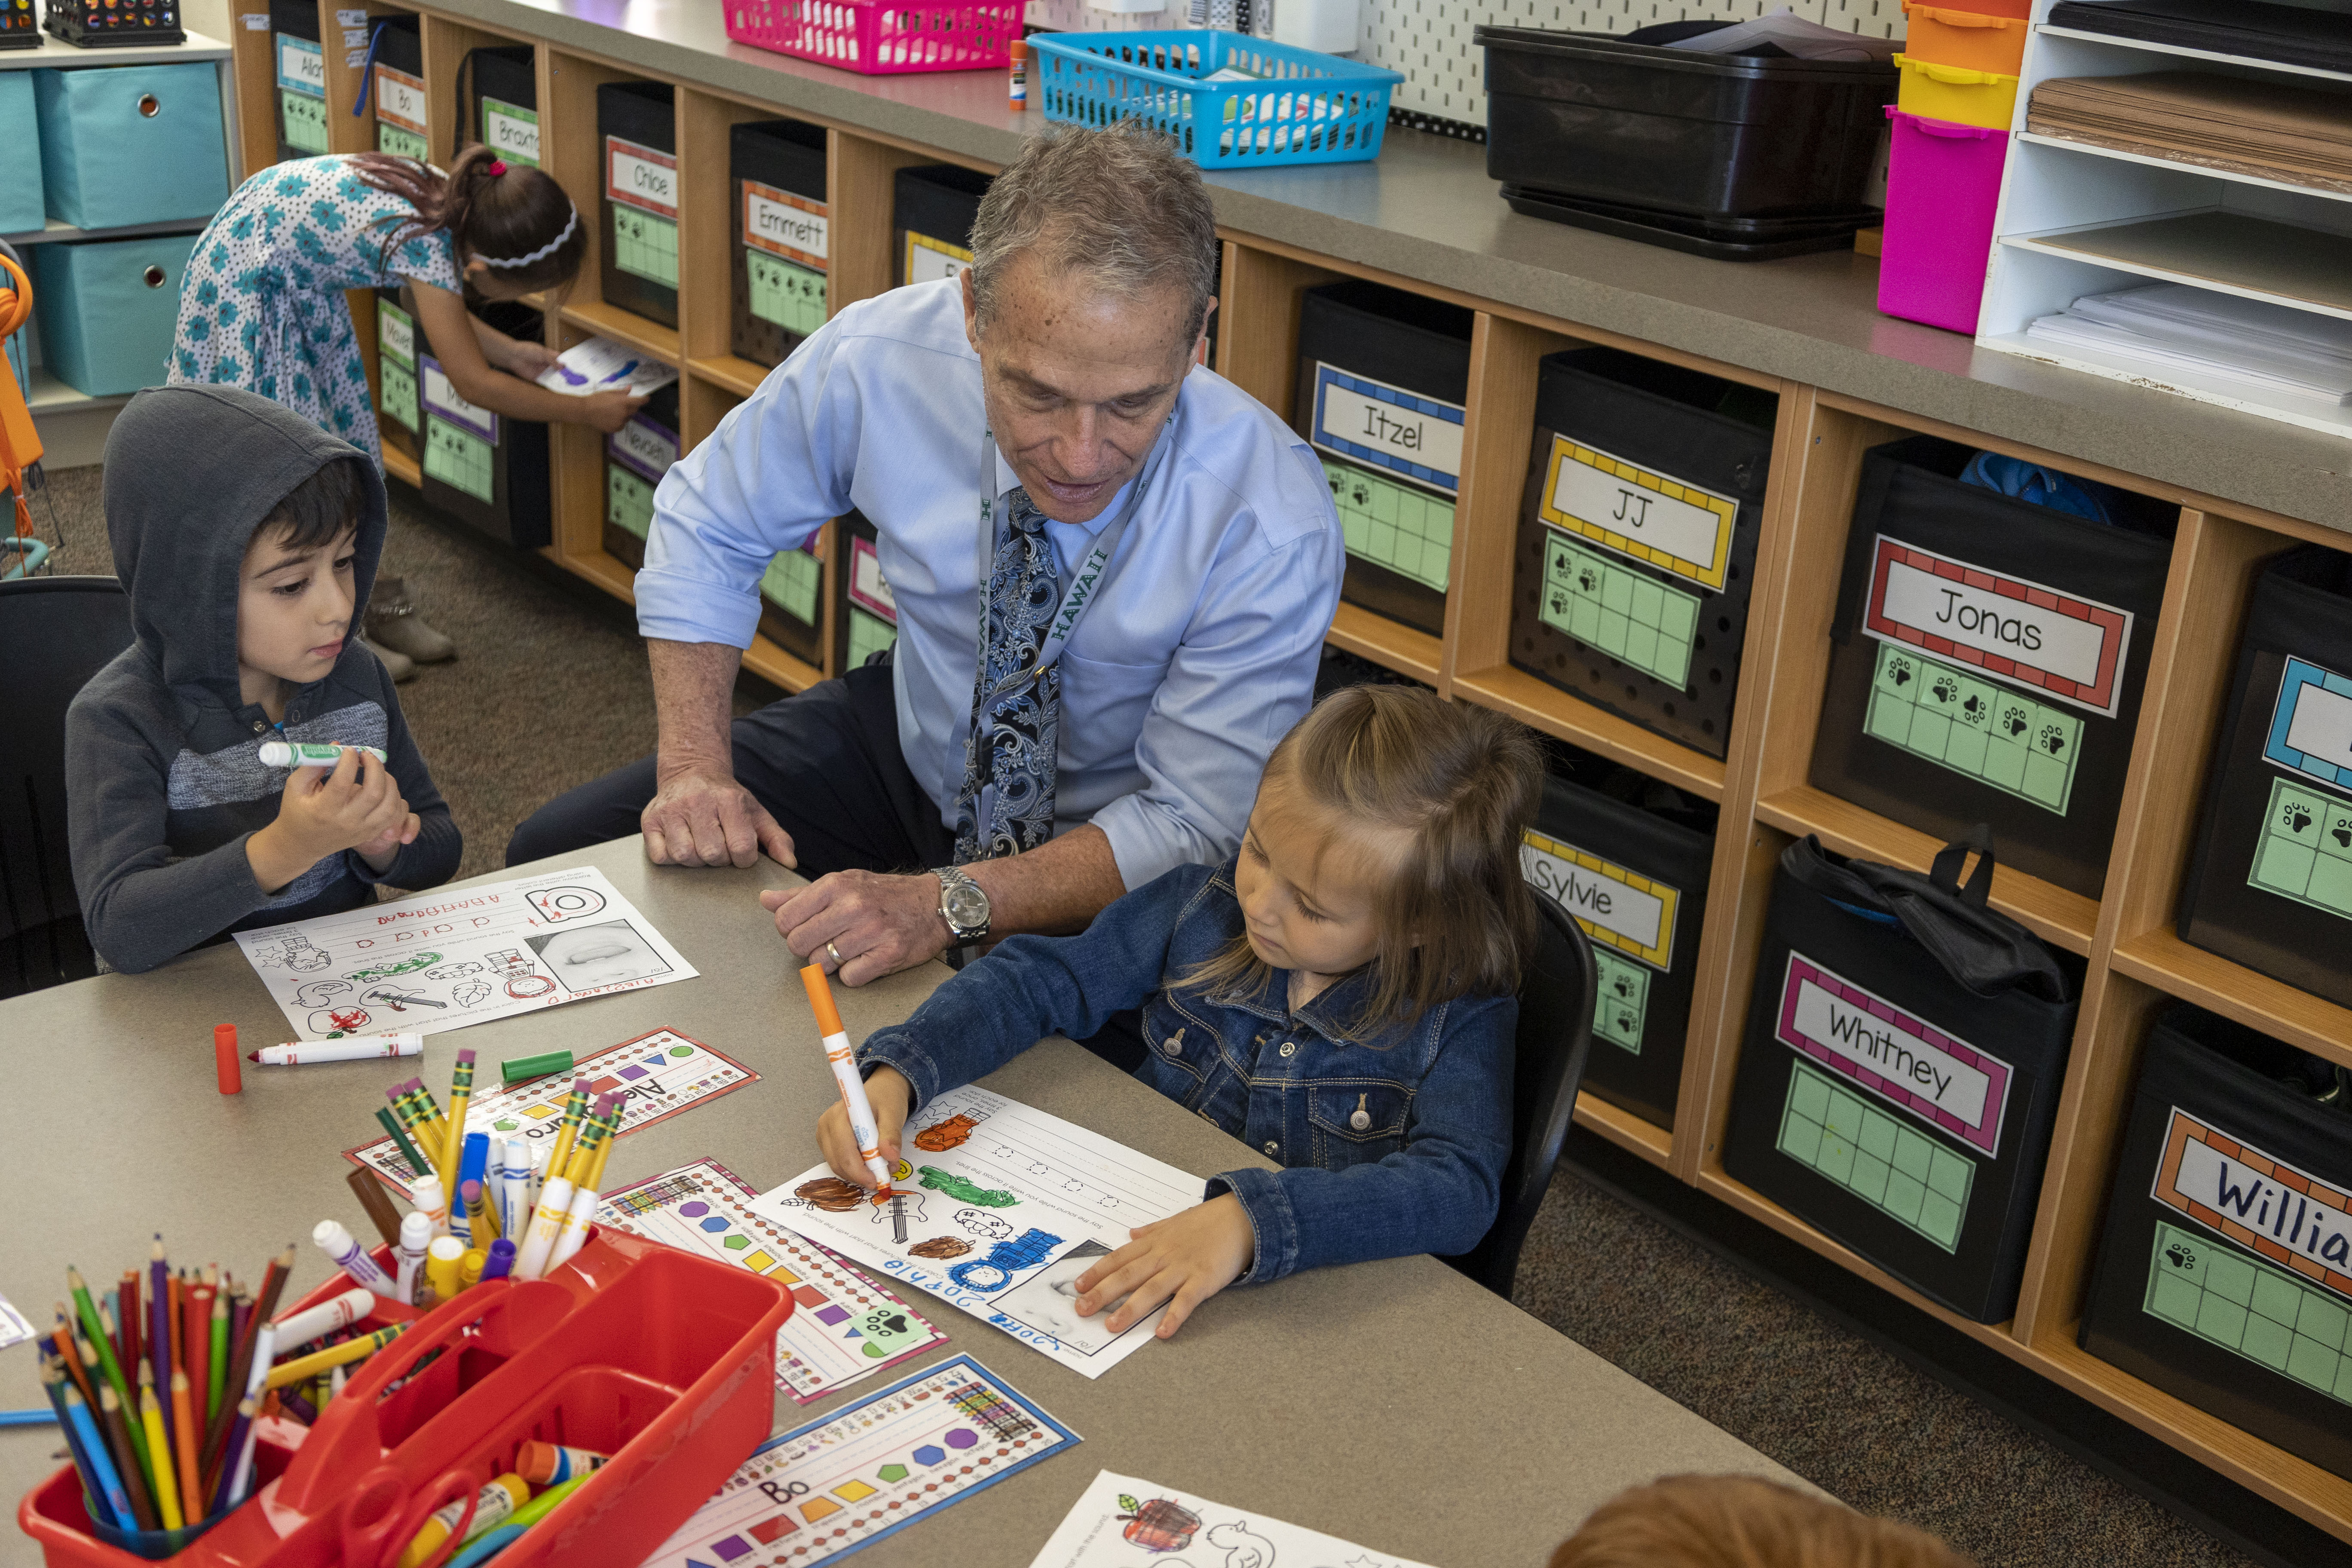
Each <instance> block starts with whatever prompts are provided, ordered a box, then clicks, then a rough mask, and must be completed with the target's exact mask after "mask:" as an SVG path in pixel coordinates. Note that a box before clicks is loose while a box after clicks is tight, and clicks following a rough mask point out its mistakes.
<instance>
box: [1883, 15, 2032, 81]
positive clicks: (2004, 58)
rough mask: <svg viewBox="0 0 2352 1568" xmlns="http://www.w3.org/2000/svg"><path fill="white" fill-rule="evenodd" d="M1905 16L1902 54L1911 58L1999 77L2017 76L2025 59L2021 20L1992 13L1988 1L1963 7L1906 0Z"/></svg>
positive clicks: (2024, 23) (2023, 32) (2020, 17)
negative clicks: (1906, 32)
mask: <svg viewBox="0 0 2352 1568" xmlns="http://www.w3.org/2000/svg"><path fill="white" fill-rule="evenodd" d="M1903 15H1904V16H1906V18H1908V19H1909V24H1910V32H1909V36H1908V37H1906V38H1905V39H1904V42H1903V52H1904V53H1905V54H1906V55H1908V56H1909V57H1910V58H1913V59H1915V60H1926V61H1927V62H1929V63H1930V64H1933V65H1939V66H1966V67H1967V68H1969V69H1970V70H1980V71H1993V72H1995V73H1997V74H1999V75H2001V76H2015V75H2017V74H2018V69H2019V68H2020V67H2021V66H2022V65H2023V64H2024V63H2025V29H2026V26H2027V23H2026V20H2025V18H2024V17H2022V16H1996V15H1992V14H1991V12H1990V6H1989V5H1988V3H1987V0H1975V3H1974V4H1971V5H1969V6H1968V7H1967V8H1966V9H1959V8H1957V7H1954V6H1948V5H1913V4H1912V3H1911V0H1904V4H1903Z"/></svg>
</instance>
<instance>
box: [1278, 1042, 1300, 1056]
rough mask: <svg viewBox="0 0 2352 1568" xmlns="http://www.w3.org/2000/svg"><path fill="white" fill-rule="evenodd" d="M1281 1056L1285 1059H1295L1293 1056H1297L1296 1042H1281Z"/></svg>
mask: <svg viewBox="0 0 2352 1568" xmlns="http://www.w3.org/2000/svg"><path fill="white" fill-rule="evenodd" d="M1282 1054H1283V1055H1284V1056H1286V1057H1295V1056H1297V1054H1298V1042H1297V1040H1285V1041H1283V1042H1282Z"/></svg>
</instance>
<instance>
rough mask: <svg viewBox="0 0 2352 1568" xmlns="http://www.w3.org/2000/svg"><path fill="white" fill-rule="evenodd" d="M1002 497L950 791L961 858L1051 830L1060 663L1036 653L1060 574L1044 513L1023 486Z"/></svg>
mask: <svg viewBox="0 0 2352 1568" xmlns="http://www.w3.org/2000/svg"><path fill="white" fill-rule="evenodd" d="M1005 505H1006V509H1007V510H1006V522H1007V525H1008V526H1007V528H1006V530H1005V533H1004V537H1003V541H1002V542H999V543H998V545H997V547H996V559H995V561H994V563H992V566H991V569H990V571H989V574H988V623H987V637H986V641H985V643H984V644H983V646H982V648H981V650H980V674H979V677H978V679H976V680H975V681H974V683H973V686H972V694H971V738H970V739H969V740H967V741H966V742H964V764H963V788H962V790H961V792H960V793H959V794H958V795H957V796H956V848H955V858H956V864H957V865H959V866H961V865H966V864H969V863H970V862H971V861H974V860H991V859H994V858H997V857H998V856H1002V855H1013V854H1018V853H1019V852H1020V851H1022V850H1024V849H1034V848H1035V847H1037V846H1039V845H1040V844H1043V843H1045V841H1046V840H1047V839H1049V838H1051V837H1053V836H1054V770H1055V764H1056V762H1057V759H1058V755H1059V740H1058V735H1059V731H1060V729H1061V722H1062V664H1061V660H1059V659H1055V661H1054V662H1053V663H1052V664H1051V665H1049V666H1047V667H1046V668H1045V669H1044V670H1043V671H1040V670H1038V669H1037V668H1036V660H1037V652H1038V650H1039V649H1040V648H1042V647H1045V634H1046V629H1047V627H1048V626H1049V625H1050V624H1051V622H1052V621H1053V618H1054V612H1055V610H1056V609H1058V608H1059V607H1060V606H1061V603H1062V580H1061V574H1060V571H1059V570H1058V568H1057V567H1056V566H1055V563H1054V545H1053V542H1052V541H1050V540H1048V539H1047V538H1046V537H1045V514H1044V513H1042V512H1040V511H1039V510H1037V507H1036V503H1035V502H1034V501H1032V500H1030V499H1029V492H1028V490H1027V489H1023V488H1020V487H1015V488H1014V489H1013V490H1011V491H1010V492H1008V493H1007V494H1006V496H1005ZM991 693H993V694H994V695H993V696H992V695H991ZM988 786H993V788H990V787H988ZM983 796H985V798H983ZM983 807H984V808H985V810H986V814H987V820H986V821H985V822H983V821H982V820H981V815H982V809H983Z"/></svg>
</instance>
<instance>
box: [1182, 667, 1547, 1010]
mask: <svg viewBox="0 0 2352 1568" xmlns="http://www.w3.org/2000/svg"><path fill="white" fill-rule="evenodd" d="M1268 786H1273V787H1276V788H1279V789H1284V790H1287V791H1290V792H1293V793H1292V795H1291V796H1290V798H1291V799H1293V800H1296V801H1297V803H1298V804H1299V805H1303V806H1305V807H1306V808H1307V811H1308V812H1309V813H1310V814H1311V815H1313V816H1317V817H1319V818H1320V819H1321V820H1322V821H1323V822H1325V823H1327V824H1328V825H1329V827H1328V837H1327V839H1326V842H1325V844H1324V845H1323V846H1322V848H1321V849H1320V850H1318V856H1319V855H1321V854H1325V853H1329V852H1331V851H1332V850H1333V849H1335V848H1339V849H1341V850H1342V851H1343V852H1348V853H1353V854H1356V855H1357V856H1359V857H1360V858H1361V859H1362V861H1363V863H1364V865H1365V867H1366V868H1367V870H1368V871H1369V872H1370V877H1371V879H1372V881H1373V882H1374V884H1375V886H1376V889H1377V890H1376V892H1375V895H1374V899H1373V907H1374V909H1375V910H1377V911H1378V919H1379V921H1380V937H1379V945H1378V948H1377V949H1376V951H1375V953H1374V956H1373V960H1372V969H1373V972H1374V977H1375V983H1374V984H1373V986H1372V988H1371V994H1370V995H1369V996H1368V997H1367V998H1366V999H1365V1002H1364V1005H1363V1006H1362V1007H1361V1009H1360V1011H1359V1012H1358V1013H1357V1015H1356V1016H1355V1017H1353V1018H1352V1019H1349V1020H1348V1021H1347V1022H1346V1023H1345V1024H1344V1026H1343V1027H1345V1028H1346V1029H1347V1030H1348V1031H1349V1032H1350V1033H1351V1034H1352V1033H1362V1032H1365V1031H1368V1030H1370V1029H1374V1028H1378V1027H1381V1026H1389V1025H1393V1024H1402V1023H1409V1022H1411V1021H1412V1020H1414V1019H1417V1018H1419V1017H1421V1016H1423V1014H1425V1013H1427V1012H1428V1011H1429V1010H1430V1009H1431V1008H1432V1007H1434V1006H1436V1005H1439V1004H1440V1003H1444V1002H1448V1001H1452V1000H1453V999H1454V998H1455V997H1457V996H1468V995H1477V994H1486V995H1509V994H1511V993H1513V992H1515V991H1517V989H1518V984H1519V964H1520V962H1521V960H1522V957H1523V955H1524V954H1525V953H1526V952H1527V951H1528V946H1529V944H1530V943H1531V942H1533V941H1534V937H1535V928H1536V909H1535V900H1534V897H1533V895H1531V894H1530V893H1529V892H1528V887H1527V883H1526V882H1525V881H1524V880H1523V879H1522V878H1521V876H1520V872H1519V835H1520V833H1521V831H1522V830H1523V829H1524V828H1525V827H1526V826H1527V825H1528V823H1529V822H1530V821H1532V820H1533V819H1534V817H1535V811H1536V802H1537V798H1538V794H1539V792H1540V791H1541V789H1542V787H1543V753H1542V752H1541V750H1540V749H1539V748H1538V745H1537V743H1536V741H1535V738H1534V737H1533V736H1532V735H1530V734H1528V731H1526V730H1525V729H1523V728H1521V727H1520V726H1519V725H1517V724H1516V723H1513V722H1512V721H1510V720H1508V719H1506V718H1504V717H1503V716H1502V715H1501V714H1499V713H1494V712H1490V711H1488V710H1486V709H1483V708H1475V707H1472V706H1470V705H1469V704H1467V703H1461V702H1447V701H1444V700H1441V699H1440V698H1439V697H1438V695H1437V694H1436V693H1435V692H1433V691H1429V690H1425V689H1422V688H1419V687H1407V686H1351V687H1349V688H1346V689H1343V690H1340V691H1337V692H1334V693H1333V694H1332V695H1330V696H1329V697H1327V698H1325V699H1324V700H1322V701H1321V702H1319V703H1318V704H1316V706H1315V707H1314V708H1313V709H1312V710H1309V711H1308V713H1307V717H1305V718H1304V719H1301V720H1300V721H1298V722H1297V724H1296V725H1294V726H1292V728H1291V731H1290V733H1288V734H1287V735H1285V736H1284V737H1283V738H1282V740H1281V742H1280V743H1278V744H1277V745H1276V747H1275V748H1274V755H1273V756H1271V757H1270V758H1268V759H1267V761H1266V764H1265V777H1264V778H1263V779H1262V780H1260V781H1259V784H1258V789H1259V793H1260V795H1261V798H1262V797H1263V795H1264V793H1265V790H1266V788H1267V787H1268ZM1359 833H1362V834H1363V835H1364V836H1365V841H1364V842H1361V843H1360V844H1348V843H1346V840H1349V839H1351V838H1354V837H1356V836H1357V835H1358V834H1359ZM1272 975H1273V971H1272V969H1271V967H1270V966H1269V965H1267V963H1265V960H1263V959H1261V958H1259V957H1258V956H1257V954H1256V953H1255V952H1254V951H1252V950H1251V948H1250V945H1249V941H1248V939H1247V938H1246V937H1236V938H1234V941H1233V942H1230V943H1228V944H1227V945H1226V947H1225V948H1224V950H1223V952H1219V953H1218V954H1217V955H1216V956H1215V957H1213V958H1212V959H1210V960H1209V961H1208V962H1207V963H1203V964H1201V965H1200V966H1199V967H1197V968H1196V969H1194V970H1193V971H1192V972H1191V973H1188V974H1186V975H1185V976H1184V978H1183V980H1182V981H1181V984H1182V985H1183V986H1184V987H1185V988H1187V989H1191V990H1197V991H1201V992H1203V993H1207V994H1217V995H1227V996H1233V995H1255V994H1257V993H1258V992H1260V991H1262V990H1263V989H1264V988H1265V984H1266V983H1267V981H1268V980H1269V979H1271V978H1272Z"/></svg>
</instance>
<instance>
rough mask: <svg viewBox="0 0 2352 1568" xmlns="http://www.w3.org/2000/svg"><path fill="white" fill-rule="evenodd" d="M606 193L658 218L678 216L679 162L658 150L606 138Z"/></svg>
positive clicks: (615, 137) (622, 203)
mask: <svg viewBox="0 0 2352 1568" xmlns="http://www.w3.org/2000/svg"><path fill="white" fill-rule="evenodd" d="M604 164H605V170H604V194H605V195H608V196H611V197H612V198H613V199H614V201H616V202H619V203H620V204H621V205H624V206H632V207H637V208H640V209H642V210H644V211H646V212H649V213H652V214H653V215H654V216H656V217H667V218H675V217H676V216H677V159H676V158H675V157H672V156H671V155H670V154H669V153H664V152H662V151H660V150H659V149H658V148H654V147H646V146H644V145H641V144H640V143H638V142H624V141H622V140H621V138H619V137H618V136H607V137H605V138H604Z"/></svg>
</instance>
